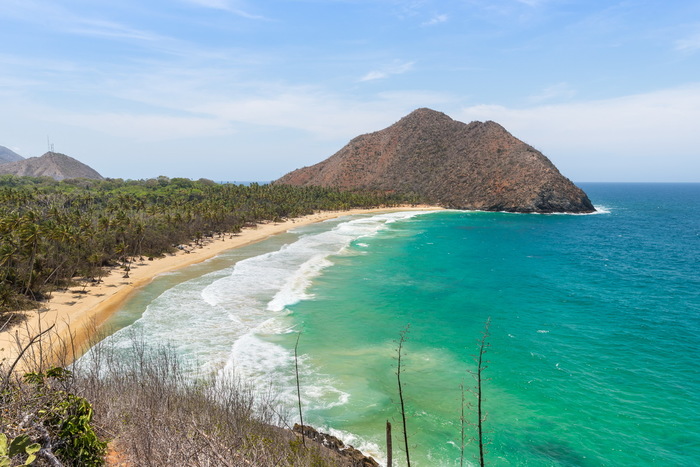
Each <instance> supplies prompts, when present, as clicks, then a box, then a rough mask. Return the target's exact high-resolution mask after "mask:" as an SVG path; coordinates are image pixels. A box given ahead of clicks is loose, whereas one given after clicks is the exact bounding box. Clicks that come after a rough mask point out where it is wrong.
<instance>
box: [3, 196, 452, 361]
mask: <svg viewBox="0 0 700 467" xmlns="http://www.w3.org/2000/svg"><path fill="white" fill-rule="evenodd" d="M436 209H441V208H438V207H434V206H411V207H401V208H391V209H387V208H379V209H354V210H349V211H323V212H318V213H315V214H311V215H308V216H304V217H300V218H296V219H289V220H286V221H284V222H280V223H266V224H258V225H257V227H255V228H245V229H243V231H241V232H240V233H239V234H236V235H235V236H231V235H225V236H224V238H212V239H208V240H207V241H206V242H204V243H203V244H202V245H201V246H197V245H194V244H191V245H190V246H187V250H186V251H185V250H178V251H177V253H175V254H168V255H166V256H164V257H162V258H157V259H155V260H153V261H148V260H144V261H138V262H134V263H132V265H131V270H130V271H129V277H128V278H125V277H124V271H123V270H122V269H121V268H118V267H115V268H112V269H111V270H109V271H108V274H107V275H106V276H104V277H103V278H102V282H101V283H99V284H97V283H88V284H87V285H85V286H83V285H82V284H80V285H75V286H73V287H70V288H69V289H67V290H63V291H56V292H54V293H53V294H52V297H51V300H50V301H48V302H46V303H43V304H42V307H41V308H40V309H39V310H31V311H27V312H26V316H27V319H26V321H25V322H24V323H22V324H20V325H17V326H15V327H13V328H12V329H9V330H7V329H6V330H3V331H2V332H0V364H1V365H2V367H4V368H7V367H8V366H9V365H12V363H13V362H14V361H15V360H16V358H17V356H18V354H19V349H20V346H21V347H24V346H25V345H26V343H28V342H29V341H30V339H31V338H32V336H36V335H37V334H39V333H40V332H41V331H43V330H46V329H48V328H50V327H51V326H53V329H51V331H50V332H49V333H47V334H46V336H45V337H44V338H43V344H44V345H41V346H39V345H37V344H34V345H33V346H32V348H31V349H30V350H29V351H27V352H26V353H25V356H24V358H25V359H29V360H31V361H37V360H39V359H41V360H42V361H50V362H52V363H53V362H58V363H67V362H69V360H70V359H71V358H72V357H73V354H80V353H81V352H82V351H84V350H85V347H86V345H87V343H88V342H89V341H90V339H91V337H92V335H93V334H94V333H95V332H96V331H97V330H98V329H99V327H100V326H101V325H102V324H104V322H105V321H106V320H107V319H108V318H109V317H110V316H111V315H112V314H114V313H115V312H116V311H118V310H119V309H120V307H121V306H122V304H123V303H124V302H125V301H126V300H127V299H128V298H129V297H130V296H131V295H132V294H133V293H134V292H135V291H136V290H138V289H139V288H141V287H143V286H144V285H146V284H148V283H149V282H151V281H152V280H153V278H155V277H156V276H158V275H160V274H163V273H166V272H170V271H174V270H177V269H181V268H184V267H187V266H190V265H192V264H196V263H200V262H202V261H205V260H207V259H209V258H213V257H214V256H216V255H218V254H220V253H222V252H224V251H226V250H230V249H232V248H238V247H241V246H244V245H249V244H251V243H255V242H259V241H262V240H264V239H266V238H269V237H270V236H272V235H277V234H280V233H283V232H286V231H288V230H290V229H292V228H295V227H299V226H303V225H307V224H312V223H315V222H321V221H324V220H328V219H333V218H336V217H340V216H347V215H353V214H366V213H374V212H391V211H408V210H436ZM57 342H58V343H61V342H62V343H63V344H64V345H56V343H57ZM18 343H19V344H18ZM47 343H48V345H46V344H47ZM39 348H40V349H41V351H39V350H37V349H39ZM48 348H51V349H52V352H53V353H48V352H47V350H48ZM57 354H58V355H57ZM22 366H23V365H22V364H21V363H20V365H19V367H22Z"/></svg>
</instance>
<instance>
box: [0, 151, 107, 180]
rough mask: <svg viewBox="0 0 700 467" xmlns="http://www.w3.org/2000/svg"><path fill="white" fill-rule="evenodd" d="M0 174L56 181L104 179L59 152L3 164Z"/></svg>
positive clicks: (0, 166)
mask: <svg viewBox="0 0 700 467" xmlns="http://www.w3.org/2000/svg"><path fill="white" fill-rule="evenodd" d="M0 174H12V175H19V176H30V177H51V178H54V179H56V180H63V179H66V178H92V179H95V180H102V179H103V177H102V175H100V174H99V173H97V172H96V171H95V170H93V169H92V168H90V167H88V166H87V165H85V164H83V163H82V162H80V161H78V160H75V159H73V158H72V157H69V156H66V155H65V154H59V153H57V152H47V153H46V154H44V155H43V156H41V157H30V158H29V159H24V160H20V161H17V162H9V163H7V164H1V165H0Z"/></svg>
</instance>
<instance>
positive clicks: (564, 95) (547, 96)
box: [528, 83, 576, 104]
mask: <svg viewBox="0 0 700 467" xmlns="http://www.w3.org/2000/svg"><path fill="white" fill-rule="evenodd" d="M575 95H576V91H575V90H574V89H573V88H572V87H571V86H569V84H567V83H557V84H553V85H551V86H547V87H546V88H544V89H543V90H542V91H541V92H539V93H538V94H535V95H534V96H530V97H529V98H528V100H529V101H530V102H532V103H535V104H538V103H543V102H547V101H552V100H556V99H571V98H573V97H574V96H575Z"/></svg>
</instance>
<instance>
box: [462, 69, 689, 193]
mask: <svg viewBox="0 0 700 467" xmlns="http://www.w3.org/2000/svg"><path fill="white" fill-rule="evenodd" d="M454 116H455V118H457V119H459V120H462V121H465V122H468V121H472V120H494V121H497V122H498V123H500V124H502V125H503V126H505V127H506V128H507V129H508V130H509V131H511V132H512V133H513V134H514V135H515V136H517V137H518V138H520V139H523V140H524V141H526V142H528V143H530V144H532V145H534V146H535V147H537V148H538V149H540V150H542V151H543V152H544V153H545V154H547V155H548V156H549V157H551V158H552V159H553V160H554V162H555V163H556V164H557V165H560V164H561V167H560V168H561V169H562V171H563V172H564V173H565V174H566V173H567V172H568V173H577V174H579V175H578V179H579V180H581V179H584V180H586V179H587V180H601V181H603V180H606V179H605V176H606V173H605V171H606V169H608V168H611V167H612V166H613V164H615V167H614V169H615V170H612V171H611V172H610V173H611V174H613V176H617V177H618V180H617V181H624V180H620V179H619V178H620V177H629V179H631V180H635V179H636V180H643V179H644V178H646V180H657V181H660V180H663V176H664V174H667V175H668V178H669V179H671V180H672V179H673V178H672V177H673V175H672V174H673V173H675V174H676V176H677V175H678V174H680V173H687V174H689V177H691V178H692V177H694V175H690V174H694V173H697V171H698V170H700V167H698V165H699V164H698V158H697V148H698V147H700V133H698V131H697V123H696V122H698V121H700V83H696V84H693V85H688V86H683V87H678V88H673V89H666V90H660V91H655V92H650V93H646V94H637V95H631V96H625V97H620V98H614V99H605V100H596V101H588V102H571V103H566V104H558V105H540V106H534V107H530V108H510V107H505V106H500V105H476V106H472V107H467V108H463V109H462V110H461V111H460V112H458V113H457V114H455V115H454ZM660 155H663V156H664V162H663V164H660V163H659V156H660ZM621 174H622V175H621ZM610 181H614V180H610Z"/></svg>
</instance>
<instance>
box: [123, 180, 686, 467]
mask: <svg viewBox="0 0 700 467" xmlns="http://www.w3.org/2000/svg"><path fill="white" fill-rule="evenodd" d="M582 187H583V188H584V189H585V190H586V191H587V193H588V194H589V196H590V197H591V199H592V200H593V202H594V204H595V205H596V206H598V207H599V208H600V210H601V213H600V214H595V215H585V216H577V215H521V214H507V213H483V212H434V213H424V214H420V213H392V214H382V215H374V216H364V217H361V218H343V219H339V220H335V221H332V222H324V223H321V224H317V225H313V226H307V227H304V228H301V229H298V230H297V231H295V232H292V233H288V234H285V235H284V236H280V237H276V238H274V239H272V240H271V241H268V242H263V243H261V244H258V245H255V246H251V247H246V248H244V249H240V250H236V251H234V252H229V253H227V254H225V255H223V256H221V257H219V258H217V259H216V260H215V261H211V262H208V263H205V264H204V265H200V266H198V267H197V268H194V269H187V270H185V271H183V272H180V273H177V274H171V275H168V276H166V277H163V278H161V279H159V280H157V281H155V282H154V283H153V284H152V286H151V287H149V288H147V289H145V290H144V291H143V292H142V293H141V294H140V295H139V296H137V297H136V299H135V300H133V301H132V302H131V303H130V304H129V305H128V306H127V307H125V309H124V310H123V311H122V313H121V314H120V315H119V316H118V317H117V318H116V319H117V322H116V323H117V325H118V326H125V325H128V326H127V327H126V328H124V329H122V330H121V331H119V332H117V333H115V334H114V335H113V336H112V337H110V339H111V340H112V341H113V342H115V343H117V344H118V345H129V344H128V338H127V336H128V334H129V332H128V331H129V329H138V330H139V331H140V332H143V333H144V334H145V335H146V336H148V337H149V338H150V339H153V340H155V341H163V342H169V343H171V344H172V345H173V346H174V347H175V348H176V349H177V350H178V351H179V352H181V353H182V354H183V355H186V356H187V357H188V358H190V359H191V360H192V361H194V362H195V363H196V365H197V366H198V368H199V370H200V371H203V372H209V373H214V374H218V375H220V376H221V377H223V376H224V375H226V374H228V373H230V372H236V374H238V375H240V376H242V377H244V378H247V379H249V380H251V381H254V382H256V383H257V384H259V385H261V386H262V387H266V386H268V385H270V384H273V385H274V386H275V388H276V389H277V391H278V392H279V394H280V397H281V401H282V402H283V403H285V404H286V405H287V407H289V410H290V413H294V412H293V410H294V407H295V401H296V399H295V398H296V395H295V392H294V391H295V389H294V384H295V383H294V359H293V347H294V342H295V341H296V338H297V333H298V332H301V333H302V334H301V338H300V343H299V351H300V353H301V354H302V358H301V370H302V371H301V386H302V393H303V405H304V407H305V415H304V416H305V422H307V423H309V424H313V425H316V426H319V427H321V428H323V429H325V430H326V431H329V432H332V433H335V434H338V435H340V436H341V437H342V438H343V439H345V440H347V441H349V442H350V443H351V444H354V445H355V446H356V447H359V448H361V449H363V450H364V451H366V452H369V453H371V454H373V455H375V456H377V457H378V458H383V457H384V451H383V450H384V426H385V423H386V420H389V421H391V422H392V425H393V427H394V446H395V448H394V450H395V453H394V458H395V459H396V458H401V457H402V456H403V454H402V453H401V452H396V450H397V448H398V446H399V445H400V444H402V443H400V442H399V439H400V429H401V424H400V414H399V412H398V393H397V387H396V375H395V370H396V350H395V349H396V346H397V343H396V341H397V339H398V337H399V333H400V332H401V331H402V330H403V329H405V328H406V326H407V325H409V324H410V328H409V332H408V340H407V342H406V343H405V344H404V354H403V360H402V362H403V363H405V372H404V373H403V374H402V381H403V383H404V395H405V398H406V402H407V417H408V422H407V423H408V434H409V447H410V450H411V460H412V461H413V464H414V465H419V466H433V465H438V466H440V465H459V458H460V449H459V445H460V420H459V418H460V407H461V391H460V384H462V383H463V384H464V385H465V387H467V388H471V387H473V385H474V379H473V378H472V376H471V375H470V373H469V371H473V370H474V369H475V364H474V360H473V356H474V355H475V353H476V350H477V341H478V339H480V338H481V336H482V332H483V330H484V324H485V322H486V320H487V319H488V318H490V319H491V325H490V329H489V331H490V335H489V337H488V339H487V340H488V342H489V344H490V347H489V349H488V353H487V354H486V358H487V360H488V367H487V368H486V370H485V371H484V376H485V377H487V378H488V380H487V381H486V382H485V383H484V390H483V395H482V397H483V403H484V407H485V410H486V412H487V420H486V422H485V428H486V430H487V434H486V437H487V441H488V446H487V450H488V453H487V455H486V458H487V461H488V462H489V463H490V464H491V465H562V466H589V465H590V466H595V465H611V466H612V465H687V466H691V465H698V464H700V428H699V427H700V371H699V370H700V364H699V363H698V358H699V357H700V268H699V266H700V185H698V184H678V185H665V184H584V185H582ZM134 320H135V321H134ZM132 322H133V324H131V325H129V323H132ZM465 397H466V401H467V402H472V403H473V402H474V396H473V395H472V394H471V393H470V392H467V393H466V394H465ZM466 416H467V418H468V420H467V421H469V422H474V421H475V418H476V417H475V415H474V411H473V409H472V408H471V407H467V408H466ZM292 417H293V416H292ZM466 429H467V432H468V437H471V436H473V434H474V432H475V429H474V427H473V426H471V425H468V426H467V427H466ZM467 441H469V440H467ZM476 453H477V447H476V445H475V443H473V442H469V443H468V444H467V446H466V454H465V458H466V459H467V461H468V462H474V461H475V455H476Z"/></svg>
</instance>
